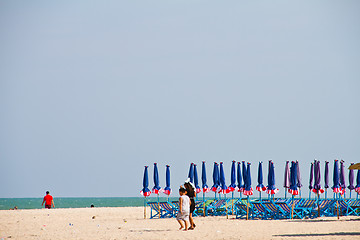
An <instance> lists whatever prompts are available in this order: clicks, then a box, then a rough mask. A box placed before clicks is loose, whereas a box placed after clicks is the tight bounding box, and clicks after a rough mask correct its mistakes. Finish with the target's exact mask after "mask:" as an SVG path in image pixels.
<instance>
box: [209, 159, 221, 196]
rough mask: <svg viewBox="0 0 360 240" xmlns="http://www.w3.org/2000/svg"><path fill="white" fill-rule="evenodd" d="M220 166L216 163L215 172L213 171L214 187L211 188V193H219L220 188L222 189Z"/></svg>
mask: <svg viewBox="0 0 360 240" xmlns="http://www.w3.org/2000/svg"><path fill="white" fill-rule="evenodd" d="M219 178H220V176H219V165H218V164H217V163H216V162H214V170H213V183H214V184H213V186H212V187H211V191H213V192H217V191H218V188H219V187H220V186H219Z"/></svg>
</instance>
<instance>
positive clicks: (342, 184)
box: [340, 160, 346, 195]
mask: <svg viewBox="0 0 360 240" xmlns="http://www.w3.org/2000/svg"><path fill="white" fill-rule="evenodd" d="M340 187H341V195H342V194H344V193H345V191H346V184H345V166H344V161H343V160H341V161H340Z"/></svg>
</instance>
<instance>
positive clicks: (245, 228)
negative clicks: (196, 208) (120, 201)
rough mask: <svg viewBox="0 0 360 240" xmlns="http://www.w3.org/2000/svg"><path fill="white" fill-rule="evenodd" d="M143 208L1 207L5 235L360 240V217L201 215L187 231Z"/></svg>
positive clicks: (0, 232) (0, 230) (0, 223)
mask: <svg viewBox="0 0 360 240" xmlns="http://www.w3.org/2000/svg"><path fill="white" fill-rule="evenodd" d="M143 211H144V209H143V208H142V207H121V208H74V209H50V210H47V209H34V210H2V211H0V239H204V238H206V239H276V240H277V239H304V238H307V239H360V217H341V218H340V220H337V218H336V217H335V218H318V219H307V220H248V221H246V220H239V219H235V217H234V216H229V219H226V217H223V216H221V217H205V218H204V217H196V218H195V223H196V229H195V230H193V231H187V232H184V231H179V230H178V227H179V226H178V223H177V222H176V220H175V219H148V218H147V219H144V218H143V216H144V215H143V213H144V212H143ZM149 211H150V209H147V213H148V214H149ZM148 217H149V215H148Z"/></svg>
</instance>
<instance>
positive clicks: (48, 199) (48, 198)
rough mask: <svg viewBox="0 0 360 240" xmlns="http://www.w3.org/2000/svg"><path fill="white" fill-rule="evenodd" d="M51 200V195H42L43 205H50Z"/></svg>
mask: <svg viewBox="0 0 360 240" xmlns="http://www.w3.org/2000/svg"><path fill="white" fill-rule="evenodd" d="M52 200H53V197H52V196H51V195H50V194H48V195H46V196H45V197H44V201H45V205H51V201H52Z"/></svg>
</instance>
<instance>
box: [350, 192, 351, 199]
mask: <svg viewBox="0 0 360 240" xmlns="http://www.w3.org/2000/svg"><path fill="white" fill-rule="evenodd" d="M350 198H351V190H350Z"/></svg>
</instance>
